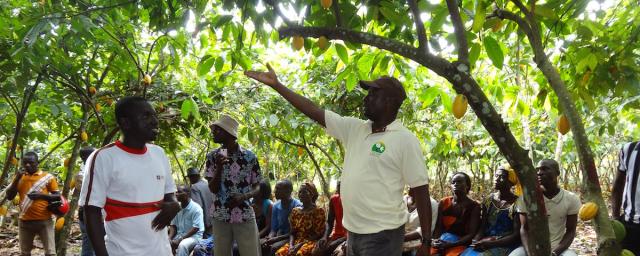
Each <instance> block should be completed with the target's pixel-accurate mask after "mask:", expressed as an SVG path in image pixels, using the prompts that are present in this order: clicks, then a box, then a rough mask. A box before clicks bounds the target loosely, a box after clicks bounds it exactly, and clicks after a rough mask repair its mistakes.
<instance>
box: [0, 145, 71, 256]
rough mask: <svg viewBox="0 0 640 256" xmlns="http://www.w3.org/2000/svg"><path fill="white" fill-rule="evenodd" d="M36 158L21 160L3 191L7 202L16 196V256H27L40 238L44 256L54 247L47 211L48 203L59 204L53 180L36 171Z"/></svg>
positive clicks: (32, 154) (52, 252) (30, 154)
mask: <svg viewBox="0 0 640 256" xmlns="http://www.w3.org/2000/svg"><path fill="white" fill-rule="evenodd" d="M38 164H39V162H38V154H36V153H35V152H32V151H30V152H27V153H25V154H24V156H23V157H22V168H21V169H20V170H19V171H17V172H16V177H15V179H14V180H13V182H11V185H10V186H9V188H8V189H7V198H6V199H9V200H12V199H13V198H14V197H15V196H16V194H20V222H19V227H20V229H19V231H18V240H19V241H20V255H31V250H32V249H33V239H34V238H35V236H36V235H38V236H39V237H40V240H41V241H42V244H43V246H44V250H45V255H55V253H56V249H55V248H56V246H55V240H54V238H55V237H54V235H55V234H54V231H53V226H54V222H53V218H52V215H51V212H50V211H49V210H47V206H48V205H49V202H50V201H56V200H60V192H59V191H58V183H57V181H56V178H55V177H54V176H53V175H51V174H49V173H47V172H43V171H41V170H39V169H38Z"/></svg>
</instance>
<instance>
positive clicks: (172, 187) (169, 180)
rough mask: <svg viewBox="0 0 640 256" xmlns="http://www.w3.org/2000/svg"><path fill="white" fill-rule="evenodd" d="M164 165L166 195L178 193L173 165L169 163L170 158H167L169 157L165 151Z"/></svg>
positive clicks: (163, 155)
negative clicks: (172, 170)
mask: <svg viewBox="0 0 640 256" xmlns="http://www.w3.org/2000/svg"><path fill="white" fill-rule="evenodd" d="M162 158H163V159H162V162H163V163H162V165H164V169H165V175H164V177H165V179H164V180H165V183H164V193H165V194H169V193H174V192H176V190H177V189H176V183H175V181H174V180H173V175H172V173H171V164H170V163H169V158H167V155H166V154H165V153H164V150H163V151H162Z"/></svg>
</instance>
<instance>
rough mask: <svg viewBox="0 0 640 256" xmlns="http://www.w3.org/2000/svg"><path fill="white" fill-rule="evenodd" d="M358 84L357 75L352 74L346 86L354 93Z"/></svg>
mask: <svg viewBox="0 0 640 256" xmlns="http://www.w3.org/2000/svg"><path fill="white" fill-rule="evenodd" d="M357 84H358V77H357V76H356V75H355V74H353V73H351V74H350V75H349V77H348V78H347V84H346V87H347V91H349V92H350V91H352V90H353V89H354V88H356V85H357Z"/></svg>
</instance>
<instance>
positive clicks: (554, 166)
mask: <svg viewBox="0 0 640 256" xmlns="http://www.w3.org/2000/svg"><path fill="white" fill-rule="evenodd" d="M536 171H537V176H538V182H539V183H540V185H541V186H542V189H543V190H547V189H552V188H556V187H558V176H559V175H560V165H559V164H558V162H556V160H553V159H543V160H540V162H538V165H536Z"/></svg>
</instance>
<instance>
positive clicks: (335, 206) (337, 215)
mask: <svg viewBox="0 0 640 256" xmlns="http://www.w3.org/2000/svg"><path fill="white" fill-rule="evenodd" d="M346 235H347V231H346V230H345V229H344V226H342V200H341V199H340V182H339V181H338V185H337V186H336V193H335V194H333V195H332V196H331V198H330V199H329V214H328V216H327V228H326V230H325V232H324V236H323V237H322V239H320V241H318V247H319V248H322V250H323V251H325V252H333V251H334V250H335V249H336V248H338V246H340V245H341V244H343V243H344V241H346V239H347V236H346Z"/></svg>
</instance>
